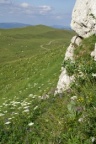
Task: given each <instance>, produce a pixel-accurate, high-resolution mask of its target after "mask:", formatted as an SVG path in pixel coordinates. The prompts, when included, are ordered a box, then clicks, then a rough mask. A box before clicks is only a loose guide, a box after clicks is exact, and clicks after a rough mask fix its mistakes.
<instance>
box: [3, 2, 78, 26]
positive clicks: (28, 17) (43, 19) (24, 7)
mask: <svg viewBox="0 0 96 144" xmlns="http://www.w3.org/2000/svg"><path fill="white" fill-rule="evenodd" d="M75 1H76V0H0V23H2V22H19V23H25V24H31V25H38V24H43V25H49V26H52V25H62V26H69V25H70V21H71V15H72V10H73V7H74V4H75Z"/></svg>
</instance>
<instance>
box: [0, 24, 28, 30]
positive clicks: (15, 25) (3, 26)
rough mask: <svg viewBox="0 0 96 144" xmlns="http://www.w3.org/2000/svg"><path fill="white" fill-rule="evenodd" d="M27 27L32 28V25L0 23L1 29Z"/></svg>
mask: <svg viewBox="0 0 96 144" xmlns="http://www.w3.org/2000/svg"><path fill="white" fill-rule="evenodd" d="M26 26H30V25H29V24H23V23H0V28H1V29H11V28H21V27H26Z"/></svg>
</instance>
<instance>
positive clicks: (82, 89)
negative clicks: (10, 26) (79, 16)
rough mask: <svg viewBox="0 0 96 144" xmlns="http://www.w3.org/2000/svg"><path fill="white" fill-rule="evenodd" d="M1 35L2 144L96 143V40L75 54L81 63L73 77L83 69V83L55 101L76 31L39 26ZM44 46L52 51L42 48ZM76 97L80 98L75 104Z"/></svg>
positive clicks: (75, 85) (78, 78) (0, 129)
mask: <svg viewBox="0 0 96 144" xmlns="http://www.w3.org/2000/svg"><path fill="white" fill-rule="evenodd" d="M37 29H38V30H37ZM35 31H36V33H35ZM1 34H2V37H1V41H0V42H1V44H0V45H2V47H0V51H1V52H2V55H1V58H0V59H1V60H0V62H1V63H0V96H1V100H0V103H1V106H0V107H1V112H0V116H1V119H0V140H1V144H5V143H7V144H14V143H15V144H21V143H22V144H26V143H27V144H35V143H40V144H43V143H44V144H45V143H48V144H49V143H50V144H51V143H52V144H58V143H61V144H63V143H64V144H91V143H92V142H91V140H92V137H95V134H96V130H95V127H96V126H95V119H96V112H95V111H96V110H95V106H96V104H95V100H96V90H95V88H96V78H95V77H94V78H93V77H92V73H95V70H96V63H94V61H93V60H92V59H91V58H90V55H89V54H90V52H91V51H92V50H93V48H94V43H95V42H96V37H95V36H93V37H91V38H89V39H86V40H85V41H84V42H83V46H81V47H80V49H79V48H78V49H76V50H75V54H76V57H75V58H76V61H77V62H76V63H75V64H74V65H75V66H74V70H75V71H71V72H70V74H73V73H74V74H75V76H77V73H79V71H78V66H79V65H81V69H80V72H82V73H83V75H84V77H78V76H77V77H76V81H77V84H74V83H73V85H72V87H71V89H70V90H69V91H68V92H65V93H64V94H63V96H62V97H61V96H56V97H54V96H53V92H54V88H55V86H56V83H57V80H58V76H59V74H60V67H61V63H62V61H63V57H64V52H65V50H66V48H67V46H68V44H69V42H70V38H71V37H72V35H73V33H72V32H69V31H62V30H55V29H50V28H47V27H45V28H44V27H42V26H37V27H34V28H33V27H29V28H23V29H17V30H5V31H3V30H1ZM4 39H5V40H6V43H5V41H4ZM11 40H12V41H11ZM52 40H54V41H52ZM9 41H10V42H11V43H9ZM50 41H52V43H51V44H50V45H48V43H49V42H50ZM26 43H27V44H26ZM9 44H11V45H9ZM42 44H43V46H44V48H46V49H44V48H42V47H40V45H42ZM22 45H23V47H22V49H21V47H20V46H22ZM26 45H27V47H26ZM5 48H6V49H7V53H6V49H5ZM85 50H86V52H85ZM21 51H24V55H23V54H22V53H21ZM1 52H0V54H1ZM77 54H78V57H77ZM85 55H86V57H85ZM85 62H86V63H85ZM76 67H77V69H76ZM69 69H70V68H69ZM49 93H50V94H49ZM46 94H48V95H49V99H46ZM36 95H37V96H36ZM42 95H43V99H42V97H40V96H42ZM74 95H75V96H77V99H76V101H71V100H70V97H72V96H74ZM44 99H45V100H44ZM80 118H83V121H82V122H79V121H78V120H79V119H80ZM6 122H7V124H5V123H6ZM8 122H11V123H10V124H8ZM30 123H31V124H30ZM28 124H30V125H31V126H29V125H28Z"/></svg>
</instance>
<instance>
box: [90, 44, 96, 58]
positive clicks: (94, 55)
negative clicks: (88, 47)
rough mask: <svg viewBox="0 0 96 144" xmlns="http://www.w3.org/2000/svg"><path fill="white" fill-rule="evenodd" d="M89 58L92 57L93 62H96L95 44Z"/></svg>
mask: <svg viewBox="0 0 96 144" xmlns="http://www.w3.org/2000/svg"><path fill="white" fill-rule="evenodd" d="M91 57H93V58H94V61H96V43H95V48H94V51H92V52H91Z"/></svg>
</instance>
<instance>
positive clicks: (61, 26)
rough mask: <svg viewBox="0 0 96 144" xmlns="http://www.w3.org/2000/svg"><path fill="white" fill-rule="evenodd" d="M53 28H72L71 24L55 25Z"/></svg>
mask: <svg viewBox="0 0 96 144" xmlns="http://www.w3.org/2000/svg"><path fill="white" fill-rule="evenodd" d="M52 27H53V28H57V29H66V30H71V27H70V26H63V25H53V26H52Z"/></svg>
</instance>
